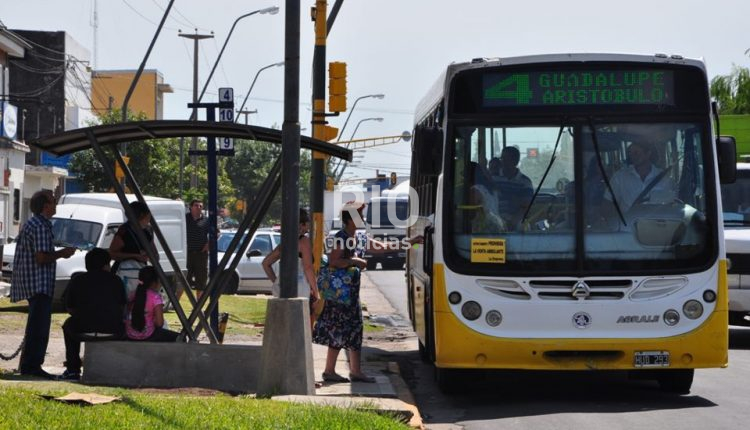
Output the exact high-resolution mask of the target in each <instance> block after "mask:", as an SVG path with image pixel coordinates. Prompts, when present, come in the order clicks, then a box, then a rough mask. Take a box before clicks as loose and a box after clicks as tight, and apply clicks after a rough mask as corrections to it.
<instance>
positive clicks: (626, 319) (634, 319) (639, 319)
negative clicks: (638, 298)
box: [617, 315, 659, 324]
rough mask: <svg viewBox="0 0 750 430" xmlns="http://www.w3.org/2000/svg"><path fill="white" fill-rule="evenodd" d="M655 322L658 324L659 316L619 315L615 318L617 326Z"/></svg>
mask: <svg viewBox="0 0 750 430" xmlns="http://www.w3.org/2000/svg"><path fill="white" fill-rule="evenodd" d="M657 322H659V315H620V317H619V318H617V324H623V323H624V324H628V323H657Z"/></svg>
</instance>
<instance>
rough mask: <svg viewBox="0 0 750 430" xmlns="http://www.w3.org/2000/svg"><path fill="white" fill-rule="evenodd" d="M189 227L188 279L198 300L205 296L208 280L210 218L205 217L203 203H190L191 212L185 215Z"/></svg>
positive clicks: (195, 201)
mask: <svg viewBox="0 0 750 430" xmlns="http://www.w3.org/2000/svg"><path fill="white" fill-rule="evenodd" d="M185 221H186V223H185V224H186V225H187V249H188V255H187V279H188V282H189V283H190V286H191V287H192V288H193V289H195V290H196V291H197V293H196V295H197V296H198V298H200V297H201V295H202V294H203V290H205V288H206V281H207V280H208V228H209V226H208V218H206V217H204V216H203V203H202V202H201V201H200V200H193V201H191V202H190V212H189V213H187V214H185Z"/></svg>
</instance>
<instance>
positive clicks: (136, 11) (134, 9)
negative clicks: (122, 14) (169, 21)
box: [122, 0, 177, 30]
mask: <svg viewBox="0 0 750 430" xmlns="http://www.w3.org/2000/svg"><path fill="white" fill-rule="evenodd" d="M122 2H123V3H125V5H126V6H127V7H129V8H130V10H132V11H133V12H135V13H136V14H137V15H138V16H140V17H141V18H143V19H145V20H146V21H148V22H150V23H151V24H153V25H155V26H157V27H158V26H159V24H158V23H156V22H154V21H151V19H150V18H148V17H146V16H145V15H143V14H142V13H140V12H139V11H138V10H137V9H136V8H134V7H133V6H131V5H130V3H128V0H122ZM163 28H166V29H167V30H177V28H174V27H167V26H166V25H165V26H164V27H163Z"/></svg>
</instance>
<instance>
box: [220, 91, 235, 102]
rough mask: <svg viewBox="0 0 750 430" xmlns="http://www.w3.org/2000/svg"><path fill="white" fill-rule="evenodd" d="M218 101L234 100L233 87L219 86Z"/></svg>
mask: <svg viewBox="0 0 750 430" xmlns="http://www.w3.org/2000/svg"><path fill="white" fill-rule="evenodd" d="M219 101H220V102H233V101H234V88H219Z"/></svg>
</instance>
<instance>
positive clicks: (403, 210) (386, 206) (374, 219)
mask: <svg viewBox="0 0 750 430" xmlns="http://www.w3.org/2000/svg"><path fill="white" fill-rule="evenodd" d="M368 206H369V207H368V208H367V215H366V216H365V223H367V224H368V225H370V226H372V227H373V228H392V227H397V228H406V227H407V223H408V217H409V213H408V212H409V201H408V200H407V199H384V200H373V201H372V202H371V203H370V204H369V205H368Z"/></svg>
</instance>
